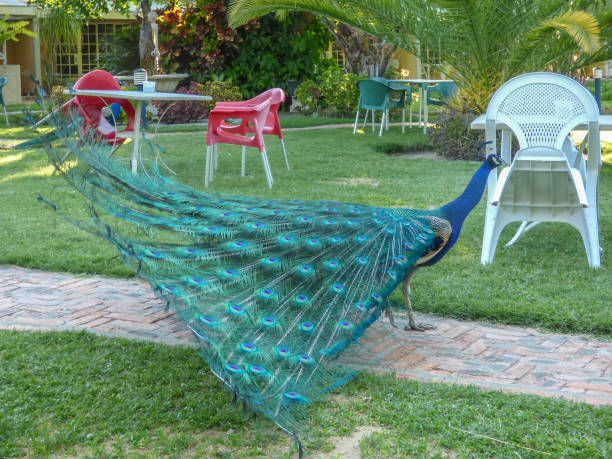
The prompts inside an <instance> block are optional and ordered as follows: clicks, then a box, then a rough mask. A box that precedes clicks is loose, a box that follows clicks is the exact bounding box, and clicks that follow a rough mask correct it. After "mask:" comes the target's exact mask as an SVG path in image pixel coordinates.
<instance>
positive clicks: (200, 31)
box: [159, 0, 332, 98]
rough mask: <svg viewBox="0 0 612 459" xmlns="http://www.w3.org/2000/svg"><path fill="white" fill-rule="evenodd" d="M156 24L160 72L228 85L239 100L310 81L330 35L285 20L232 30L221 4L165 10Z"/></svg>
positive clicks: (298, 20) (202, 1) (308, 20)
mask: <svg viewBox="0 0 612 459" xmlns="http://www.w3.org/2000/svg"><path fill="white" fill-rule="evenodd" d="M164 9H165V10H166V11H165V12H164V13H163V14H162V16H161V17H160V19H159V26H160V29H159V30H160V51H161V66H162V68H163V69H164V70H165V71H167V72H186V73H190V74H192V77H193V78H194V79H195V80H197V81H199V82H204V81H207V80H210V79H213V80H219V81H225V80H228V81H231V82H232V83H234V84H235V85H237V86H238V87H239V88H240V90H241V92H242V96H243V97H244V98H248V97H252V96H254V95H256V94H258V93H260V92H262V91H264V90H266V89H269V88H271V87H282V88H285V89H286V82H287V80H302V79H304V78H311V77H313V76H314V73H315V71H316V69H317V68H323V67H328V66H329V65H331V64H330V62H331V61H330V60H329V59H327V58H325V57H324V51H325V50H326V49H327V47H328V46H329V43H330V41H331V39H332V38H331V34H330V32H329V31H328V30H327V29H326V28H325V26H324V25H323V24H322V23H321V22H320V21H319V20H318V19H317V18H316V17H315V16H312V15H308V14H302V13H300V14H289V15H288V16H287V17H286V18H284V19H283V20H278V19H277V18H276V17H275V16H274V15H267V16H263V17H260V18H257V19H254V20H252V21H250V22H248V23H247V24H245V25H243V26H241V27H238V28H232V27H229V26H228V25H227V17H226V5H225V3H224V2H222V1H211V0H195V1H194V2H193V3H190V4H186V6H185V7H180V6H171V5H168V6H166V7H165V8H164Z"/></svg>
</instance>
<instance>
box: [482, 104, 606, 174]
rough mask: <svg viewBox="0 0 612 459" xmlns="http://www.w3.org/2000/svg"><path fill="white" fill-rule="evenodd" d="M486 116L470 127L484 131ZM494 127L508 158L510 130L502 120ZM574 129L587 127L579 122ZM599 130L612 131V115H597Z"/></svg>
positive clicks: (503, 152) (503, 151)
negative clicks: (499, 132)
mask: <svg viewBox="0 0 612 459" xmlns="http://www.w3.org/2000/svg"><path fill="white" fill-rule="evenodd" d="M486 118H487V116H486V115H484V114H483V115H480V116H479V117H478V118H476V119H475V120H474V121H472V122H471V123H470V128H471V129H475V130H481V131H484V129H485V122H486ZM495 128H496V129H497V130H501V131H502V141H501V153H502V157H503V158H504V159H506V158H510V139H512V132H511V131H510V128H509V127H508V126H506V124H505V123H502V122H498V123H496V125H495ZM574 129H575V130H583V129H585V130H586V129H588V126H587V125H586V123H585V124H579V125H578V126H576V127H575V128H574ZM599 130H600V131H612V115H599ZM586 139H587V137H585V139H584V141H583V145H582V146H581V148H580V151H582V148H583V147H584V143H585V142H586ZM570 162H571V161H570Z"/></svg>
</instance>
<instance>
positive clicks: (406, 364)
mask: <svg viewBox="0 0 612 459" xmlns="http://www.w3.org/2000/svg"><path fill="white" fill-rule="evenodd" d="M425 358H426V357H425V356H424V355H423V354H419V353H418V352H414V353H411V354H408V355H405V356H404V357H401V358H399V359H398V360H396V361H395V362H393V364H392V366H393V368H401V369H404V370H405V369H409V368H412V367H414V366H415V365H416V364H418V363H420V362H422V361H423V360H425Z"/></svg>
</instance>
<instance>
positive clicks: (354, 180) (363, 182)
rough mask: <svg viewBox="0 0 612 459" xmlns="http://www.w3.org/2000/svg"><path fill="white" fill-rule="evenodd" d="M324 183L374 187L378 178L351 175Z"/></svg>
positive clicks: (377, 183)
mask: <svg viewBox="0 0 612 459" xmlns="http://www.w3.org/2000/svg"><path fill="white" fill-rule="evenodd" d="M325 183H333V184H336V185H348V186H371V187H372V188H376V187H377V186H378V185H379V182H378V180H376V179H373V178H368V177H351V178H344V179H340V180H337V181H333V182H325Z"/></svg>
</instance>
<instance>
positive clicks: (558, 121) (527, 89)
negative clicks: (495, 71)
mask: <svg viewBox="0 0 612 459" xmlns="http://www.w3.org/2000/svg"><path fill="white" fill-rule="evenodd" d="M598 117H599V110H598V107H597V103H596V102H595V98H594V97H593V96H592V95H591V93H590V92H589V91H588V90H587V89H586V88H585V87H584V86H582V85H581V84H580V83H578V82H577V81H575V80H573V79H571V78H569V77H567V76H565V75H560V74H558V73H551V72H535V73H528V74H525V75H520V76H518V77H515V78H512V79H511V80H508V81H507V82H506V83H504V84H503V85H502V86H501V87H500V88H499V89H498V90H497V91H496V92H495V94H494V95H493V97H492V98H491V101H490V102H489V105H488V107H487V114H486V123H487V124H489V127H490V128H491V127H493V126H494V125H495V123H496V122H502V123H504V124H506V125H507V126H508V127H509V128H510V129H511V130H512V132H513V134H514V136H516V138H517V140H518V142H519V145H520V148H521V149H522V148H528V147H533V146H548V147H553V148H558V149H561V148H562V146H563V143H564V141H565V139H566V137H567V135H568V134H569V133H570V131H571V130H572V129H573V128H575V127H576V126H577V125H578V124H581V123H585V122H597V120H598ZM493 129H494V128H493ZM487 131H488V133H489V134H490V133H491V132H494V130H491V129H487ZM487 137H488V136H487ZM487 140H493V139H490V138H487ZM494 147H495V146H494V145H493V146H491V147H490V153H492V152H493V151H494Z"/></svg>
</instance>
